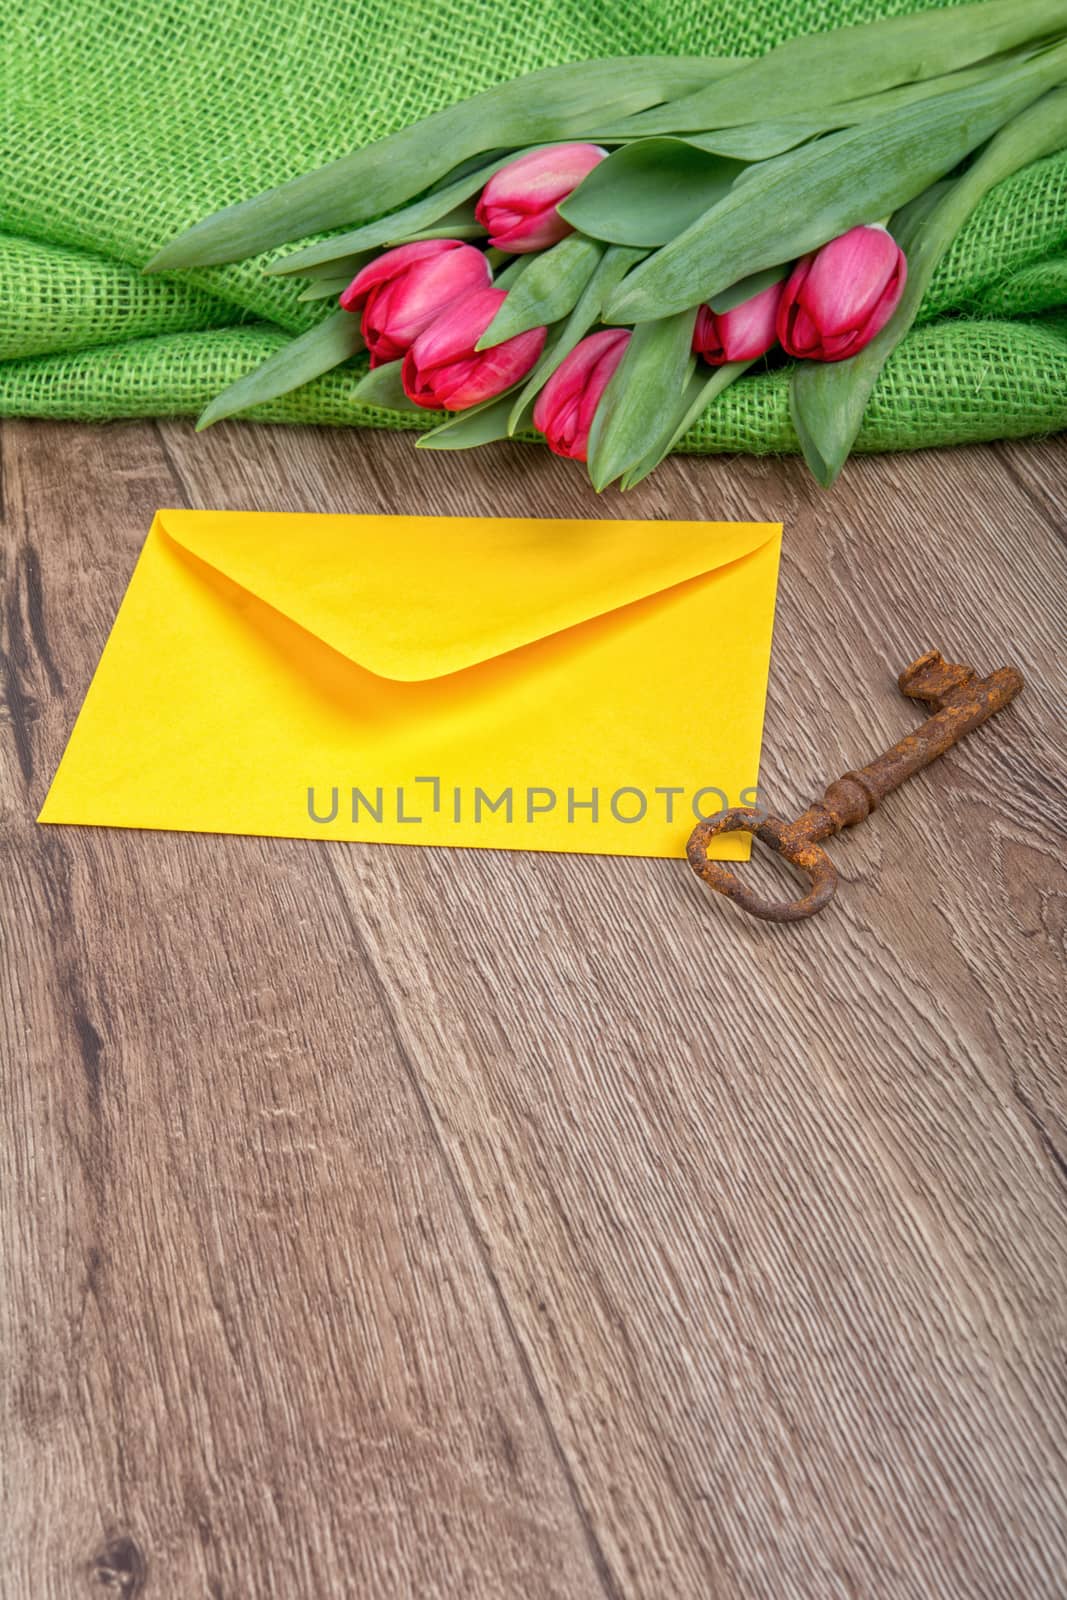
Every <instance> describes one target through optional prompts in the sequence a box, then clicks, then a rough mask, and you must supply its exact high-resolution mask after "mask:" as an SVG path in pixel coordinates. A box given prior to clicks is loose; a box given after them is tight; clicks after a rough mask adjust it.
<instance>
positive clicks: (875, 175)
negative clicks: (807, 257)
mask: <svg viewBox="0 0 1067 1600" xmlns="http://www.w3.org/2000/svg"><path fill="white" fill-rule="evenodd" d="M1065 73H1067V45H1062V44H1061V45H1060V46H1058V47H1057V48H1056V49H1052V50H1048V51H1045V52H1043V53H1042V54H1040V55H1038V56H1035V57H1034V58H1033V59H1032V60H1030V61H1027V62H1026V63H1024V64H1023V65H1022V66H1019V67H1016V68H1015V69H1013V70H1012V71H1009V72H1005V73H1004V74H1002V75H1001V76H999V77H998V78H996V79H994V80H991V81H989V82H986V83H980V84H975V85H972V86H971V87H970V88H967V89H959V90H955V91H954V92H953V93H951V94H945V95H940V96H938V97H937V98H936V99H934V100H926V101H920V102H919V103H918V104H917V105H914V106H905V107H902V108H900V109H899V110H897V111H895V112H891V113H890V114H889V115H888V116H886V117H878V118H875V119H874V120H873V121H871V122H865V123H861V124H860V125H859V126H858V127H855V128H850V129H849V130H848V131H847V132H844V133H835V134H831V135H830V136H829V137H828V138H826V139H820V140H817V141H816V142H815V143H814V144H808V145H804V146H802V147H801V148H800V149H799V150H794V151H791V152H790V153H789V154H788V155H784V156H779V157H778V158H777V159H776V160H774V161H770V162H767V163H766V165H765V166H763V167H757V168H755V169H753V170H752V171H750V172H749V173H747V174H746V176H745V178H744V179H743V180H742V181H741V182H740V183H738V184H735V186H734V188H733V189H732V191H731V192H730V193H729V194H728V195H727V196H726V198H725V200H721V201H720V202H719V204H718V205H716V206H713V207H712V208H711V210H710V211H707V212H705V213H704V215H703V216H702V217H701V218H700V219H699V221H697V222H695V223H693V225H692V226H691V227H689V228H687V229H686V231H685V232H684V233H682V234H680V235H679V236H678V238H676V239H674V240H673V241H672V242H671V243H670V244H668V245H665V246H664V247H663V249H662V250H659V251H657V252H656V254H655V255H653V256H651V257H650V258H649V260H647V261H645V262H643V263H642V264H641V266H639V267H637V268H635V270H634V271H633V272H632V273H631V274H630V276H629V277H628V278H627V279H626V280H625V282H624V283H623V284H622V285H621V287H620V288H619V289H618V290H617V291H616V293H615V295H614V297H613V299H612V301H611V303H610V304H609V305H608V307H607V308H606V312H605V316H606V318H607V320H608V321H611V322H622V323H628V322H644V321H647V320H650V319H652V318H658V317H662V316H664V315H665V314H669V313H672V312H675V311H679V310H681V309H682V308H683V307H685V306H695V305H697V304H699V303H700V302H701V301H702V300H711V299H713V298H714V297H715V296H717V295H718V294H720V293H721V292H722V291H723V290H724V289H726V288H728V287H729V286H730V285H731V284H733V283H736V282H737V281H738V280H739V279H741V278H746V277H748V276H750V275H751V274H752V273H755V272H759V271H762V269H763V268H764V267H770V266H774V265H775V264H776V263H778V262H781V261H787V260H790V259H793V258H795V257H797V256H800V255H803V254H804V253H805V252H806V251H808V250H813V249H816V248H817V247H818V246H819V245H821V244H825V242H826V241H827V240H828V239H832V238H835V237H836V236H837V235H838V234H841V233H844V232H845V231H846V230H847V229H848V228H851V227H854V226H855V225H856V224H857V223H860V222H866V221H870V219H871V218H873V217H880V216H886V215H888V214H889V213H890V212H892V211H895V210H897V209H898V208H899V207H900V206H902V205H904V204H906V203H907V201H909V200H911V199H913V198H914V197H915V196H916V195H917V194H920V193H921V192H922V190H923V189H926V188H928V187H929V186H930V184H931V183H933V182H934V181H935V180H936V179H938V178H940V177H943V176H944V174H945V173H946V172H948V171H950V170H951V169H952V168H953V167H954V166H956V164H957V163H958V162H960V161H961V160H962V159H963V157H964V156H965V155H967V154H968V153H969V152H970V151H971V150H973V149H974V148H975V147H976V146H977V145H979V144H982V143H983V142H984V141H985V140H986V139H988V138H989V137H990V135H991V134H993V133H995V132H996V130H997V128H998V127H1000V126H1001V125H1002V124H1003V123H1005V122H1007V121H1008V120H1009V118H1011V117H1012V116H1014V115H1016V113H1018V112H1019V111H1021V110H1023V109H1024V107H1025V106H1027V105H1028V104H1030V103H1031V102H1032V101H1033V100H1035V99H1036V98H1037V97H1038V96H1039V95H1040V94H1041V93H1042V92H1043V91H1044V90H1045V89H1047V88H1049V87H1051V86H1052V85H1053V84H1056V83H1058V82H1061V81H1062V80H1063V77H1064V75H1065Z"/></svg>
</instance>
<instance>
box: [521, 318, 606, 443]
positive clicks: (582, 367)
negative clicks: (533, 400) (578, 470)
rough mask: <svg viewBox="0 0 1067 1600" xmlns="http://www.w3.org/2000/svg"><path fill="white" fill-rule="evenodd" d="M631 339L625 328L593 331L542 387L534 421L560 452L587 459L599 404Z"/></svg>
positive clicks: (546, 438)
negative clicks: (590, 433)
mask: <svg viewBox="0 0 1067 1600" xmlns="http://www.w3.org/2000/svg"><path fill="white" fill-rule="evenodd" d="M629 342H630V334H629V331H628V329H626V328H606V329H605V330H604V331H603V332H602V333H591V334H590V335H589V337H588V338H587V339H583V340H582V342H581V344H577V345H575V347H574V349H573V350H572V351H571V353H570V355H569V356H565V357H564V359H563V360H562V361H561V362H560V364H559V366H558V367H557V368H556V370H555V372H554V373H553V374H552V376H551V378H549V380H548V382H547V383H546V384H545V386H544V388H543V389H542V390H541V393H540V394H539V395H538V397H537V404H536V405H535V406H534V414H533V425H534V427H535V428H536V429H537V431H538V433H543V434H544V436H545V441H546V443H547V444H548V448H549V449H550V450H553V451H554V452H555V453H556V455H557V456H569V457H570V459H571V460H572V461H584V460H585V459H586V457H587V455H588V451H589V429H590V428H591V427H592V425H593V417H594V415H595V414H596V408H597V406H598V405H599V404H600V399H601V396H602V395H603V393H604V390H605V389H606V388H607V386H608V380H609V378H610V377H611V375H612V373H613V372H614V371H615V368H616V367H617V366H618V364H619V362H620V361H621V360H622V358H623V356H624V354H625V353H626V346H627V345H628V344H629Z"/></svg>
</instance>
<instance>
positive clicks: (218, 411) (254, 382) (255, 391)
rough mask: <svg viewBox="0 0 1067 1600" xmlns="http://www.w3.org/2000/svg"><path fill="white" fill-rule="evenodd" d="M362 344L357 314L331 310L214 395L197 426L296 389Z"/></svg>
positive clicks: (204, 426) (361, 346) (207, 426)
mask: <svg viewBox="0 0 1067 1600" xmlns="http://www.w3.org/2000/svg"><path fill="white" fill-rule="evenodd" d="M364 348H365V346H364V344H363V337H362V335H361V333H360V331H359V319H358V317H353V316H350V315H349V313H348V312H347V311H334V312H332V313H331V315H330V316H328V317H326V318H325V320H324V321H322V322H319V323H316V325H315V327H313V328H310V329H309V330H308V332H307V333H302V334H301V335H300V337H299V338H298V339H293V340H292V342H291V343H289V344H287V345H285V346H284V347H283V348H282V349H281V350H278V351H276V352H275V354H274V355H272V356H271V358H270V360H269V361H265V362H264V363H263V365H262V366H261V367H257V368H256V370H255V371H254V372H248V373H246V374H245V376H244V377H243V378H238V380H237V382H236V383H231V385H230V387H229V388H228V389H224V390H223V391H222V393H221V394H219V395H216V396H215V398H214V400H212V401H211V403H210V405H208V406H207V407H206V408H205V409H204V411H203V412H201V414H200V417H199V418H198V420H197V424H196V430H197V432H198V433H199V432H200V431H201V430H202V429H203V428H209V427H210V426H211V424H212V423H213V422H220V421H221V420H222V418H223V417H232V416H233V415H234V414H235V413H236V412H238V411H247V410H248V408H249V406H259V405H263V404H264V403H265V402H266V401H267V400H275V399H277V397H278V395H280V394H288V393H289V391H290V389H299V388H300V386H301V384H304V383H310V381H311V379H312V378H317V377H319V375H320V374H321V373H323V372H329V371H330V369H331V368H332V367H339V366H340V365H341V363H342V361H347V360H348V358H349V357H350V356H354V355H358V353H359V352H360V351H361V350H363V349H364Z"/></svg>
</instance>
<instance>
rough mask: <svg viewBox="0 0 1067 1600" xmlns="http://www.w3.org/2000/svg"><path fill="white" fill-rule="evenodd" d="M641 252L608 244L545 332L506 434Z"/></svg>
mask: <svg viewBox="0 0 1067 1600" xmlns="http://www.w3.org/2000/svg"><path fill="white" fill-rule="evenodd" d="M645 254H646V252H645V251H644V250H630V249H627V248H626V247H625V246H624V245H609V246H608V248H607V250H605V252H604V254H603V256H602V257H601V260H600V264H599V265H598V267H597V269H596V271H595V272H594V274H593V276H592V277H591V278H590V280H589V282H588V283H587V284H586V286H585V288H584V290H583V291H582V294H581V298H580V299H579V301H578V304H577V305H576V306H575V308H574V310H573V311H572V312H571V314H570V316H569V317H568V318H567V321H566V322H565V323H564V324H563V327H562V328H560V329H559V331H558V332H556V333H555V335H554V336H553V335H551V334H550V335H549V343H548V344H547V345H546V347H545V350H544V352H543V353H542V356H541V359H540V361H539V362H538V363H537V365H536V366H535V367H534V369H533V371H532V372H531V373H530V376H529V377H528V378H527V379H526V382H525V383H524V384H523V386H522V388H521V389H520V390H519V393H518V396H517V398H516V399H515V401H514V403H513V404H512V407H511V414H510V416H509V417H508V433H509V434H511V433H515V431H516V430H517V429H518V428H519V427H520V426H521V425H522V423H523V420H524V418H525V414H526V412H527V410H528V409H529V407H530V406H531V405H532V404H533V402H534V400H535V399H536V398H537V396H538V394H539V393H540V392H541V390H542V389H543V388H544V386H545V384H546V383H547V382H548V380H549V378H551V376H552V374H553V373H554V372H555V371H556V369H557V367H559V366H560V365H561V363H562V362H563V361H564V359H565V358H566V357H567V356H569V355H570V353H571V351H572V350H573V349H574V347H575V345H577V344H578V343H579V342H580V341H581V340H582V339H584V337H585V335H586V334H587V333H588V332H589V330H590V328H591V327H592V326H593V324H594V323H595V322H597V321H599V319H600V313H601V311H602V310H603V309H604V302H605V300H606V299H607V298H608V296H609V295H610V294H611V291H612V290H613V289H614V288H615V285H616V284H617V283H619V282H620V281H621V280H622V278H623V277H624V276H625V274H626V273H627V272H629V270H630V268H631V267H632V266H634V265H635V263H636V262H638V261H641V260H643V259H644V257H645Z"/></svg>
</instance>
